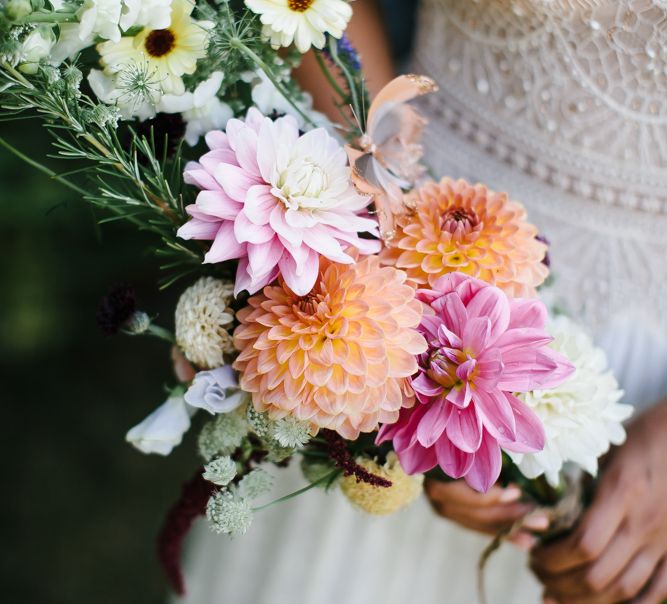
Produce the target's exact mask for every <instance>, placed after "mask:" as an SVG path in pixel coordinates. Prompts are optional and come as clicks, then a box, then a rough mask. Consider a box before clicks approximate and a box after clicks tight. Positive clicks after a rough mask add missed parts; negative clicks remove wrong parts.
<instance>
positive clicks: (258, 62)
mask: <svg viewBox="0 0 667 604" xmlns="http://www.w3.org/2000/svg"><path fill="white" fill-rule="evenodd" d="M230 44H231V45H232V46H233V47H234V48H237V49H238V50H240V51H241V52H243V53H244V54H245V55H246V56H247V57H248V58H249V59H250V60H251V61H252V62H253V63H255V64H256V65H257V66H258V67H259V68H260V69H261V70H262V71H263V72H264V73H265V74H266V77H267V78H269V81H270V82H271V83H272V84H273V85H274V86H275V87H276V89H277V90H278V92H280V94H282V95H283V96H284V97H285V99H286V100H287V102H288V103H289V104H290V105H292V107H294V110H295V111H296V112H297V113H298V114H299V115H300V116H301V117H302V118H303V119H304V120H305V122H306V123H307V124H309V125H310V126H313V127H315V126H316V125H317V124H315V122H313V120H312V119H311V118H310V117H309V116H308V115H307V114H306V113H305V112H304V111H303V109H301V107H299V106H298V105H297V104H296V103H295V102H294V100H293V99H292V97H291V96H290V94H289V92H288V91H287V89H286V88H285V86H284V85H283V83H282V82H280V80H278V78H276V76H275V75H274V74H273V71H272V70H271V68H270V67H269V66H268V65H267V64H266V62H265V61H264V60H263V59H262V58H261V57H260V56H259V55H258V54H257V53H256V52H255V51H254V50H252V49H251V48H248V47H247V46H246V45H245V44H244V43H243V42H241V41H240V40H231V41H230Z"/></svg>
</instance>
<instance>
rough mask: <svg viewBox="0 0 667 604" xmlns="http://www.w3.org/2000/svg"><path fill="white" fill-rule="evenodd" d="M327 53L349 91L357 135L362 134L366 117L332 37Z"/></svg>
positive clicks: (350, 76) (354, 83) (354, 85)
mask: <svg viewBox="0 0 667 604" xmlns="http://www.w3.org/2000/svg"><path fill="white" fill-rule="evenodd" d="M329 53H330V54H331V60H332V61H333V62H334V63H335V64H336V66H337V67H338V68H339V69H340V71H341V73H342V74H343V77H344V78H345V80H346V81H347V87H348V89H349V91H350V96H351V97H352V99H351V100H352V110H353V111H354V115H355V117H356V118H357V119H358V120H359V130H360V133H359V134H362V133H363V131H364V130H365V129H366V115H365V112H364V111H363V108H362V106H361V104H360V102H359V93H358V91H357V86H356V82H355V81H354V77H353V76H352V74H351V73H350V70H349V69H348V68H347V65H345V63H344V62H343V61H341V60H340V56H339V55H338V46H337V41H336V39H335V38H334V37H331V36H330V37H329Z"/></svg>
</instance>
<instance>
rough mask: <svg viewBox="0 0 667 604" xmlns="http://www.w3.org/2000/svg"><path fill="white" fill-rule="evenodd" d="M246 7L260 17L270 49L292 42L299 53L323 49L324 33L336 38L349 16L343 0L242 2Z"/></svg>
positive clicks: (260, 0)
mask: <svg viewBox="0 0 667 604" xmlns="http://www.w3.org/2000/svg"><path fill="white" fill-rule="evenodd" d="M246 6H247V7H248V8H249V9H250V10H251V11H253V12H255V13H257V14H258V15H261V16H260V19H261V21H262V24H263V25H264V35H266V36H267V37H268V38H269V39H270V40H271V46H273V47H274V48H279V47H280V46H289V45H290V44H292V43H294V44H295V45H296V47H297V48H298V49H299V51H300V52H302V53H305V52H308V50H309V49H310V47H311V46H314V47H315V48H323V47H324V43H325V40H326V38H325V36H324V34H325V33H328V34H330V35H332V36H333V37H334V38H340V37H341V36H342V35H343V32H344V31H345V28H346V27H347V24H348V23H349V21H350V18H351V17H352V7H351V6H350V5H349V3H348V2H345V1H344V0H246Z"/></svg>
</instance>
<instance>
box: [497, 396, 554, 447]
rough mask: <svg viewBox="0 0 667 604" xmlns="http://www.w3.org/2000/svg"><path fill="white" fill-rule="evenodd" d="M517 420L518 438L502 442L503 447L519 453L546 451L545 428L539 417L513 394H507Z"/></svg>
mask: <svg viewBox="0 0 667 604" xmlns="http://www.w3.org/2000/svg"><path fill="white" fill-rule="evenodd" d="M505 396H506V397H507V400H508V401H509V404H510V406H511V407H512V412H513V414H514V418H515V420H516V438H514V439H513V440H511V441H510V442H507V441H504V440H503V441H501V442H502V445H503V447H505V448H507V449H509V450H510V451H515V452H517V453H534V452H535V451H541V450H542V449H544V443H545V441H546V436H545V434H544V426H542V422H540V419H539V418H538V417H537V415H536V414H535V413H534V412H533V411H532V409H530V407H528V406H527V405H524V404H523V403H522V402H521V401H520V400H519V399H518V398H517V397H516V396H514V395H513V394H507V393H506V394H505Z"/></svg>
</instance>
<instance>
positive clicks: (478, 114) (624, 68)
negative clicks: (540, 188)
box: [419, 0, 667, 213]
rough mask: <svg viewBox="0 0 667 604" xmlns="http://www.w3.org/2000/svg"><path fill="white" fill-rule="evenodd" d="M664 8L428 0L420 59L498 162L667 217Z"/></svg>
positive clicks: (634, 2)
mask: <svg viewBox="0 0 667 604" xmlns="http://www.w3.org/2000/svg"><path fill="white" fill-rule="evenodd" d="M665 4H667V3H666V2H659V3H658V2H655V0H653V1H651V0H626V1H620V2H619V1H618V0H613V1H609V0H606V1H594V0H533V1H532V2H531V1H528V0H466V1H463V0H426V8H425V13H426V14H428V19H424V20H423V21H422V24H423V25H424V28H423V30H422V33H421V36H420V46H419V60H420V62H421V63H422V64H423V65H424V66H425V67H426V68H427V70H428V72H429V73H431V74H434V75H435V77H436V79H437V80H438V81H439V83H440V84H441V86H442V87H443V88H444V89H445V91H446V92H445V95H446V96H447V97H448V99H451V101H452V102H448V103H447V106H448V107H449V108H450V109H451V110H452V111H453V112H454V113H451V112H450V113H449V114H448V115H445V116H444V117H445V118H446V119H447V118H449V120H450V121H452V122H458V120H459V119H460V118H461V117H462V114H465V116H466V117H468V118H472V120H471V122H470V123H462V124H461V128H462V129H465V130H467V131H468V132H465V134H467V135H469V136H473V137H475V138H476V139H478V140H479V142H480V143H481V144H485V145H489V150H490V151H492V152H495V153H496V154H497V155H498V156H499V157H501V158H502V157H505V158H510V156H511V161H512V163H514V164H515V165H516V166H517V167H520V168H521V169H523V170H525V171H527V172H530V173H532V174H534V175H535V176H536V177H538V178H540V179H542V180H544V181H546V182H549V183H550V184H552V185H555V186H558V187H561V188H562V189H564V190H566V191H569V192H572V193H575V194H577V195H583V196H586V197H590V198H591V199H595V200H598V201H600V202H602V203H605V204H613V205H621V206H624V207H628V208H638V209H640V210H642V211H647V212H663V213H664V212H667V193H666V191H667V187H666V185H667V8H666V7H665V6H664V5H665ZM442 57H445V59H444V60H442ZM443 67H444V68H443ZM441 100H442V98H440V99H437V98H431V104H432V107H433V108H434V109H435V108H436V105H437V104H438V103H439V102H440V101H441ZM440 106H442V105H440ZM457 108H458V109H460V110H461V111H459V112H458V113H456V110H457ZM466 121H467V120H466V119H464V122H466ZM494 141H500V144H499V145H498V146H495V145H492V142H494Z"/></svg>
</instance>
